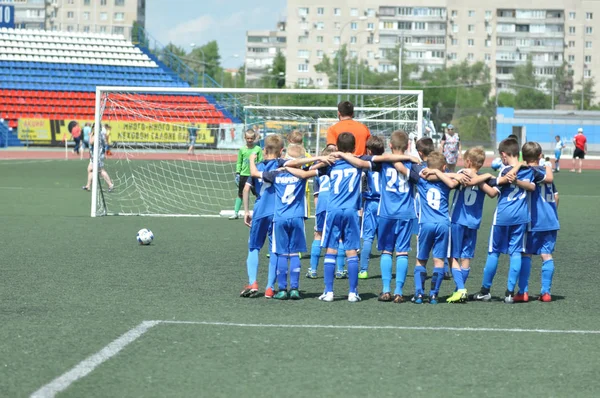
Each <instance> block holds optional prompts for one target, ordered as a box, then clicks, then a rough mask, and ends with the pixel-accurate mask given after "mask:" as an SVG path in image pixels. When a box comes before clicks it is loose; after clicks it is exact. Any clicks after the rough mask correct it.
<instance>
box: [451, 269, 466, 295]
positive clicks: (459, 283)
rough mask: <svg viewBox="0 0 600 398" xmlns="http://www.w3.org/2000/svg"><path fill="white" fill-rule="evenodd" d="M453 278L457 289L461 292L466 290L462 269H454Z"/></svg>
mask: <svg viewBox="0 0 600 398" xmlns="http://www.w3.org/2000/svg"><path fill="white" fill-rule="evenodd" d="M452 278H454V283H455V284H456V288H457V289H459V290H460V289H464V288H465V280H464V278H463V273H462V271H461V270H460V268H452Z"/></svg>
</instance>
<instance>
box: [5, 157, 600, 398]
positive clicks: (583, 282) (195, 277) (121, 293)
mask: <svg viewBox="0 0 600 398" xmlns="http://www.w3.org/2000/svg"><path fill="white" fill-rule="evenodd" d="M85 165H86V163H85V161H77V160H76V161H64V160H10V161H9V160H3V161H0V396H1V397H16V396H18V397H21V396H29V395H31V394H33V393H34V392H37V395H36V396H54V395H58V396H64V397H84V396H85V397H95V396H98V397H125V396H126V397H142V396H143V397H154V396H156V397H164V396H174V397H183V396H195V397H197V396H207V397H221V396H223V397H230V396H242V395H264V396H272V395H276V394H282V395H283V394H285V395H297V396H302V397H304V396H319V397H324V396H327V397H350V396H351V397H354V396H357V397H358V396H362V397H364V396H405V395H409V394H410V395H413V396H425V395H429V396H452V395H462V396H509V395H514V394H518V395H520V396H556V397H561V396H577V397H588V396H589V397H593V396H594V397H595V396H598V393H599V391H600V380H599V379H598V378H597V375H598V374H600V362H599V361H598V351H599V350H598V348H597V347H599V346H600V317H598V305H597V303H596V299H597V298H596V297H597V292H598V289H597V286H598V283H599V282H600V277H599V276H598V274H597V273H596V269H595V267H596V261H597V256H598V249H597V247H596V244H597V243H596V239H597V238H596V237H597V235H598V234H597V231H598V214H599V211H598V202H599V201H600V184H598V181H599V179H600V172H599V171H584V173H583V174H571V173H569V172H568V171H564V172H562V173H560V174H556V175H555V182H556V185H557V188H558V191H559V194H560V204H559V215H560V219H561V226H562V229H561V231H560V233H559V239H558V244H557V250H556V253H555V259H556V266H557V269H556V273H555V279H554V280H555V283H554V286H553V289H552V292H553V295H552V297H553V301H552V302H551V303H540V302H537V301H533V302H530V303H527V304H515V305H505V304H503V303H501V302H500V300H499V297H500V296H503V294H504V290H505V288H506V274H507V268H508V259H507V258H502V259H501V262H500V266H499V268H498V274H497V276H496V279H495V281H494V287H493V288H492V295H494V296H495V300H494V301H492V302H488V303H484V302H475V303H474V302H469V303H467V304H464V305H449V304H439V305H427V304H425V305H413V304H411V303H404V304H401V305H398V304H393V303H381V302H378V301H377V294H378V293H379V291H380V282H381V281H380V279H379V258H378V257H373V258H372V259H371V264H370V270H369V275H370V276H371V278H370V279H368V280H366V281H363V280H361V281H360V282H359V292H360V293H361V297H362V298H363V301H362V302H360V303H348V302H347V301H346V300H345V298H346V293H347V281H345V280H344V281H336V285H335V289H336V296H337V300H336V301H334V302H333V303H324V302H320V301H318V300H317V299H316V297H318V295H319V294H320V293H321V292H322V289H323V280H322V279H321V278H320V279H317V280H308V279H304V278H303V279H302V280H301V285H300V288H301V290H302V291H303V297H304V299H303V300H300V301H286V302H278V301H274V300H266V299H264V298H263V297H260V298H255V299H244V298H240V297H238V294H239V291H240V290H241V288H242V287H243V285H244V284H245V282H246V279H247V277H246V265H245V259H246V251H247V246H246V244H247V239H248V229H247V228H246V227H245V226H244V225H243V222H242V221H241V220H239V221H228V220H226V219H220V218H146V217H101V218H95V219H92V218H90V217H89V213H90V194H89V193H88V192H85V191H82V190H81V186H82V185H83V183H84V182H85V178H86V172H85ZM108 167H109V169H108V170H109V171H110V165H109V166H108ZM231 185H232V187H231V188H232V191H231V198H226V202H227V203H230V202H231V203H233V202H232V200H229V199H233V198H234V196H235V192H234V186H233V184H231ZM117 189H118V187H117ZM494 205H495V200H489V199H488V200H487V202H486V213H485V215H484V223H483V225H482V229H481V233H480V236H479V242H478V247H477V258H476V259H475V261H474V262H473V264H472V272H471V276H470V278H469V281H468V282H467V287H468V289H469V291H470V292H471V293H473V292H475V291H476V290H477V289H478V288H479V287H480V283H481V275H482V269H483V265H484V263H485V255H486V247H487V237H488V234H489V226H490V221H491V216H492V211H493V208H494ZM312 226H313V221H312V220H309V221H308V222H307V228H306V230H307V231H310V230H311V229H312ZM142 227H146V228H150V229H151V230H152V231H153V232H154V235H155V240H154V242H153V243H152V245H150V246H139V245H137V243H136V241H135V234H136V232H137V231H138V230H139V229H140V228H142ZM311 239H312V237H311V236H309V239H308V242H309V244H310V241H311ZM413 247H414V245H413ZM265 254H266V252H264V250H263V253H262V254H261V267H260V269H259V271H260V272H259V282H261V288H263V287H264V282H265V281H266V264H267V259H266V257H265V256H264V255H265ZM302 266H303V270H302V275H304V273H305V271H306V268H307V267H308V258H304V259H303V260H302ZM413 266H414V251H413V253H412V256H411V258H410V267H409V278H408V279H407V287H406V288H405V290H406V292H407V293H412V290H413V289H412V276H411V275H412V268H413ZM540 266H541V261H540V259H539V258H537V259H534V261H533V269H532V278H531V284H530V292H532V293H533V296H534V298H536V297H537V293H538V292H539V273H540ZM430 267H431V265H430ZM321 270H322V263H321V265H320V267H319V275H321ZM453 286H454V285H453V282H451V281H444V283H443V284H442V290H441V296H442V297H443V299H444V300H445V297H447V296H448V295H449V294H450V293H451V292H452V290H453Z"/></svg>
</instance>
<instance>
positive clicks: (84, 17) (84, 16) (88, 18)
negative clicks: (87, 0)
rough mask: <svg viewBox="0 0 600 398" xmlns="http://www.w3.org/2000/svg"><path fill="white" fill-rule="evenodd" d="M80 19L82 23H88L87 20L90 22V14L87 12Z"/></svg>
mask: <svg viewBox="0 0 600 398" xmlns="http://www.w3.org/2000/svg"><path fill="white" fill-rule="evenodd" d="M82 19H83V20H84V21H89V20H90V12H89V11H85V12H84V13H83V14H82Z"/></svg>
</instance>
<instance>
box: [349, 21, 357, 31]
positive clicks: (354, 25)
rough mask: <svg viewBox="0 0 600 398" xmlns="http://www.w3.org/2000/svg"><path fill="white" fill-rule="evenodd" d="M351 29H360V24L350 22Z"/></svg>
mask: <svg viewBox="0 0 600 398" xmlns="http://www.w3.org/2000/svg"><path fill="white" fill-rule="evenodd" d="M350 29H352V30H356V29H358V23H356V22H350Z"/></svg>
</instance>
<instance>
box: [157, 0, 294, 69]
mask: <svg viewBox="0 0 600 398" xmlns="http://www.w3.org/2000/svg"><path fill="white" fill-rule="evenodd" d="M285 7H286V0H257V1H252V0H149V1H146V30H147V31H148V32H149V33H150V35H151V36H152V37H154V38H155V39H156V40H158V41H159V42H160V43H161V44H163V45H167V44H169V42H172V43H174V44H177V45H178V46H181V47H183V48H185V50H186V51H188V52H189V51H190V48H191V47H190V44H191V43H194V44H195V45H196V46H201V45H203V44H206V43H207V42H209V41H211V40H216V41H217V43H218V45H219V53H220V55H221V65H222V66H224V67H226V68H234V67H238V66H241V65H242V64H243V63H244V55H245V49H246V31H247V30H256V29H258V30H275V29H276V25H277V21H278V20H280V19H282V18H284V17H285V15H286V11H285ZM235 54H237V55H238V56H239V58H237V59H236V58H234V55H235Z"/></svg>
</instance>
